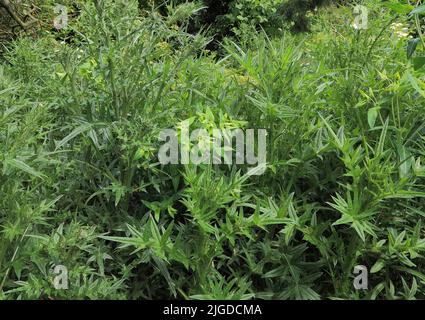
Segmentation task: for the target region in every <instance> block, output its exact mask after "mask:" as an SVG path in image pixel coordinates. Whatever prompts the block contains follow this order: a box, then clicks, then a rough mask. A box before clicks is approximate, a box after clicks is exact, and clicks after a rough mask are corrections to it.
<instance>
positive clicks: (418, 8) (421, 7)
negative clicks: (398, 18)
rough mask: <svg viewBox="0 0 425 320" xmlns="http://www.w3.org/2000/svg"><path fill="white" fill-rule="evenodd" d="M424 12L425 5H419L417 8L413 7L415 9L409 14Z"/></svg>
mask: <svg viewBox="0 0 425 320" xmlns="http://www.w3.org/2000/svg"><path fill="white" fill-rule="evenodd" d="M424 12H425V5H421V6H419V7H417V8H415V9H413V10H412V11H411V12H410V13H409V15H410V16H413V15H415V14H420V13H424Z"/></svg>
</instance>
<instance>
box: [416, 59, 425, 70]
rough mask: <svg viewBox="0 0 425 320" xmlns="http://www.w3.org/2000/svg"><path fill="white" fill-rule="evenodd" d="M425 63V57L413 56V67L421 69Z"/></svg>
mask: <svg viewBox="0 0 425 320" xmlns="http://www.w3.org/2000/svg"><path fill="white" fill-rule="evenodd" d="M424 65H425V57H414V58H413V68H414V69H415V70H419V69H420V68H422V67H423V66H424Z"/></svg>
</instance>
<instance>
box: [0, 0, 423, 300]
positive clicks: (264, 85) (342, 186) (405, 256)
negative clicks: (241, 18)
mask: <svg viewBox="0 0 425 320" xmlns="http://www.w3.org/2000/svg"><path fill="white" fill-rule="evenodd" d="M364 4H365V5H366V6H367V7H368V8H369V11H370V17H369V25H368V29H366V30H357V29H355V28H353V27H352V25H351V23H352V19H353V15H352V8H351V7H350V6H341V7H339V8H337V7H335V6H334V7H330V8H325V9H323V10H322V9H320V10H319V11H318V13H317V15H316V16H314V17H312V19H313V23H312V25H311V31H312V32H311V33H308V34H293V33H291V32H289V31H288V30H283V34H280V35H276V36H270V35H267V34H266V33H264V32H263V31H255V29H251V30H250V31H249V32H250V33H249V34H248V35H246V36H247V37H248V36H249V37H250V39H251V41H250V42H249V43H248V42H247V43H239V42H237V41H235V40H230V39H226V40H224V41H223V43H222V44H221V51H222V52H224V54H223V55H217V53H216V52H212V51H209V50H207V49H205V48H206V45H207V44H208V42H209V40H210V39H209V38H208V37H205V35H204V34H203V33H195V34H194V33H193V32H189V24H190V23H191V21H193V19H196V15H199V14H201V13H200V11H199V6H196V5H195V6H194V5H193V4H190V3H183V4H181V5H178V6H172V7H169V9H168V10H169V11H168V14H167V15H163V14H161V13H160V12H158V11H156V10H152V11H149V12H146V11H144V12H142V13H141V12H140V10H139V3H138V1H128V0H118V1H117V0H114V1H112V0H96V1H91V2H84V3H82V4H81V14H80V15H79V16H78V17H77V18H75V19H74V20H73V21H72V22H71V23H70V26H69V28H70V29H68V31H67V32H69V30H72V31H73V32H74V34H75V35H76V36H75V37H74V39H73V41H72V42H66V41H61V40H58V39H57V34H56V33H54V32H51V33H49V32H44V33H43V34H42V35H40V36H38V37H36V38H34V37H32V36H27V37H25V36H22V37H20V38H18V39H16V40H15V41H14V42H13V43H11V44H9V46H8V50H7V53H6V54H5V55H4V57H2V58H1V59H2V62H1V64H0V298H2V299H102V298H109V299H159V298H180V299H251V298H259V299H414V298H424V296H425V290H424V284H425V260H424V256H423V254H424V251H425V232H424V217H425V210H424V205H425V202H424V196H425V193H424V182H425V166H424V163H423V162H424V160H423V159H424V156H425V139H424V137H425V121H424V120H425V119H424V115H425V113H424V110H423V108H424V99H425V94H424V90H425V80H424V73H423V69H416V70H415V68H413V65H412V63H411V61H410V60H409V59H408V58H407V56H406V45H407V44H406V42H405V41H396V42H395V41H393V40H394V39H393V37H394V34H393V31H392V29H391V28H389V26H390V25H391V23H394V22H395V21H398V22H400V23H406V22H407V19H408V18H407V17H406V16H405V15H404V14H397V15H396V14H394V13H393V12H392V11H390V10H388V9H386V8H384V7H382V6H381V4H378V3H376V2H374V1H366V2H364ZM185 120H189V122H190V123H191V124H190V127H191V129H197V128H203V129H205V130H207V131H208V132H210V131H211V130H213V129H215V128H219V129H232V128H242V129H244V128H255V129H266V130H267V132H268V136H267V170H266V172H265V174H263V175H260V176H249V175H247V173H246V172H247V168H246V167H245V166H244V165H233V166H227V165H220V166H216V165H207V164H203V165H198V166H194V165H183V164H182V165H161V164H160V163H159V161H158V150H159V148H160V147H161V143H160V141H159V139H158V136H159V133H160V132H161V131H162V130H164V129H167V128H176V129H177V128H178V127H179V125H180V123H181V122H182V121H185ZM58 265H62V266H65V267H66V268H67V269H68V275H69V288H68V290H58V289H55V287H54V285H53V280H54V277H55V274H54V272H53V270H54V268H55V266H58ZM356 265H365V266H367V268H368V269H369V288H368V290H356V289H355V288H354V287H353V278H354V276H355V275H354V274H353V269H354V267H355V266H356Z"/></svg>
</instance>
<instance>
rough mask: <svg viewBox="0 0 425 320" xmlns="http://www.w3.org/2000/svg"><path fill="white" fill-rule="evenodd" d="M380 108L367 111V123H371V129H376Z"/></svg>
mask: <svg viewBox="0 0 425 320" xmlns="http://www.w3.org/2000/svg"><path fill="white" fill-rule="evenodd" d="M379 110H380V107H374V108H370V109H369V110H368V111H367V122H368V123H369V127H370V128H371V129H373V128H374V127H375V122H376V118H377V117H378V111H379Z"/></svg>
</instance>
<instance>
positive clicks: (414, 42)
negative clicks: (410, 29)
mask: <svg viewBox="0 0 425 320" xmlns="http://www.w3.org/2000/svg"><path fill="white" fill-rule="evenodd" d="M419 41H420V39H419V38H414V39H409V41H408V42H407V58H408V59H410V58H411V57H412V55H413V54H414V53H415V51H416V47H417V46H418V43H419Z"/></svg>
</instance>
